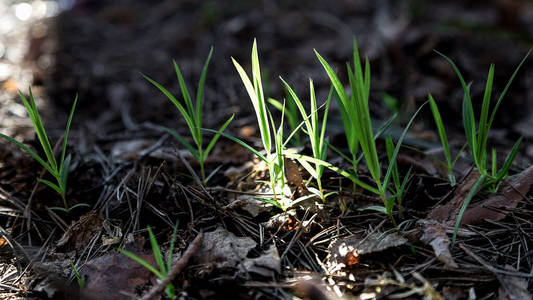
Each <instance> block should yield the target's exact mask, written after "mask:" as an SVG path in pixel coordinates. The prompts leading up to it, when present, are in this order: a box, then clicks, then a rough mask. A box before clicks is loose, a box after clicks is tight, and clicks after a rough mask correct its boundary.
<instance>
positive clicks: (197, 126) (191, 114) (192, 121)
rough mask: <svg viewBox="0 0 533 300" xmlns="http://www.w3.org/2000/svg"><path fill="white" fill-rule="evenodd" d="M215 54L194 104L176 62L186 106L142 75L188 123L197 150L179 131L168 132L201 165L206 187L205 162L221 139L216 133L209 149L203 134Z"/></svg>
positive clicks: (200, 84) (175, 67)
mask: <svg viewBox="0 0 533 300" xmlns="http://www.w3.org/2000/svg"><path fill="white" fill-rule="evenodd" d="M212 54H213V47H211V50H210V51H209V55H208V56H207V59H206V61H205V64H204V67H203V69H202V74H201V75H200V80H199V82H198V89H197V91H196V102H195V104H193V102H192V98H191V95H190V94H189V90H188V89H187V85H186V84H185V80H184V79H183V76H182V74H181V71H180V68H179V66H178V64H177V63H176V61H174V69H175V71H176V75H177V77H178V82H179V86H180V89H181V94H182V96H183V100H184V102H185V106H184V105H183V104H181V103H180V102H179V101H178V100H177V99H176V98H175V97H174V96H173V95H172V94H171V93H170V92H169V91H168V90H167V89H165V88H164V87H163V86H162V85H160V84H159V83H157V82H155V81H154V80H152V79H151V78H150V77H148V76H146V75H144V74H141V75H142V76H143V77H144V78H145V79H146V80H148V81H149V82H150V83H151V84H153V85H154V86H155V87H157V88H158V89H159V90H160V91H161V92H162V93H163V94H164V95H165V96H167V98H168V99H169V100H170V101H171V102H172V103H173V104H174V105H175V106H176V108H178V111H179V112H180V114H181V115H182V116H183V118H184V119H185V122H186V123H187V127H188V128H189V132H190V134H191V137H192V140H193V141H194V144H195V145H196V148H195V147H193V146H192V145H191V144H190V143H189V142H188V141H187V140H186V139H185V138H184V137H182V136H181V135H180V134H179V133H178V132H177V131H175V130H172V129H169V128H166V131H167V132H168V133H170V134H171V135H172V136H174V137H175V138H176V139H177V140H178V141H179V142H180V143H181V144H182V145H183V146H184V147H185V148H187V150H189V152H190V153H191V155H192V156H193V157H194V158H195V159H196V160H197V161H198V163H199V164H200V178H201V181H202V184H203V185H205V184H206V183H207V180H208V179H209V178H210V176H207V177H206V174H205V160H206V159H207V157H208V156H209V153H210V152H211V150H212V149H213V147H214V146H215V143H216V142H217V140H218V138H219V137H220V134H219V133H215V135H214V136H213V138H212V139H211V141H210V142H209V144H207V147H205V148H204V142H203V134H202V105H203V99H204V86H205V78H206V75H207V68H208V66H209V62H210V61H211V56H212ZM232 120H233V116H231V117H230V118H229V119H228V120H227V121H226V122H225V123H224V124H223V125H222V126H221V127H220V129H219V130H218V131H220V132H222V131H224V129H226V127H228V125H229V123H230V122H231V121H232Z"/></svg>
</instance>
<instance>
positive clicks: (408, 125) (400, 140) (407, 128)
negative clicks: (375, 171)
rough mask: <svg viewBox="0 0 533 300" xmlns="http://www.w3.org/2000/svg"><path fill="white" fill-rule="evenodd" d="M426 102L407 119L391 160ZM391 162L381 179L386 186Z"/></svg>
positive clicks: (394, 158) (390, 171)
mask: <svg viewBox="0 0 533 300" xmlns="http://www.w3.org/2000/svg"><path fill="white" fill-rule="evenodd" d="M427 103H428V101H426V102H424V103H423V104H422V105H421V106H420V107H419V108H418V110H417V111H416V112H415V113H414V114H413V116H412V117H411V119H410V120H409V123H407V126H405V129H404V130H403V132H402V134H401V135H400V138H399V139H398V141H397V142H396V147H395V148H394V153H393V154H392V157H391V161H393V162H394V161H396V157H398V153H399V152H400V147H401V146H402V143H403V140H404V139H405V136H406V135H407V131H408V130H409V128H410V127H411V124H413V121H414V120H415V118H416V116H417V115H418V113H419V112H420V111H421V110H422V108H423V107H424V106H425V105H426V104H427ZM391 165H392V164H389V167H388V168H387V173H386V174H385V177H384V179H383V187H385V189H386V187H387V185H388V184H389V180H390V176H391V174H392V168H391Z"/></svg>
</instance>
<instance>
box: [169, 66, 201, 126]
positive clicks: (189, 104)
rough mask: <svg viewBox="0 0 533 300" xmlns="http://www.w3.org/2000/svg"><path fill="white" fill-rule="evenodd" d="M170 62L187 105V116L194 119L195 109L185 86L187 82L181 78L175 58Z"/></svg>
mask: <svg viewBox="0 0 533 300" xmlns="http://www.w3.org/2000/svg"><path fill="white" fill-rule="evenodd" d="M172 63H173V64H174V70H175V71H176V76H177V77H178V83H179V86H180V90H181V94H182V96H183V100H184V101H185V106H186V107H187V112H188V113H189V116H191V119H193V120H196V115H195V111H194V108H193V106H192V99H191V94H189V89H188V88H187V84H186V83H185V80H184V79H183V75H182V74H181V70H180V68H179V66H178V63H176V61H175V60H172ZM195 124H196V123H195Z"/></svg>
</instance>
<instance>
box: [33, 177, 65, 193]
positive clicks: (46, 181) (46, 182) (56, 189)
mask: <svg viewBox="0 0 533 300" xmlns="http://www.w3.org/2000/svg"><path fill="white" fill-rule="evenodd" d="M37 181H38V182H41V183H44V184H46V185H47V186H49V187H51V188H52V189H54V191H56V192H57V193H58V194H60V195H64V191H63V190H62V189H61V188H60V187H59V186H58V185H57V184H55V183H53V182H51V181H49V180H46V179H41V178H37Z"/></svg>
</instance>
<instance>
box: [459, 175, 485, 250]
mask: <svg viewBox="0 0 533 300" xmlns="http://www.w3.org/2000/svg"><path fill="white" fill-rule="evenodd" d="M485 177H486V175H481V177H479V179H478V180H477V181H476V183H475V184H474V186H473V187H472V189H471V190H470V191H469V192H468V194H467V195H466V198H465V200H464V202H463V205H462V206H461V209H460V210H459V214H458V215H457V220H456V221H455V226H454V228H453V237H452V247H453V245H455V240H456V238H457V232H458V231H459V225H461V220H462V219H463V215H464V213H465V211H466V207H467V206H468V204H470V201H471V200H472V198H474V196H475V195H476V193H477V192H478V190H479V188H480V187H481V184H482V183H483V181H485Z"/></svg>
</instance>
